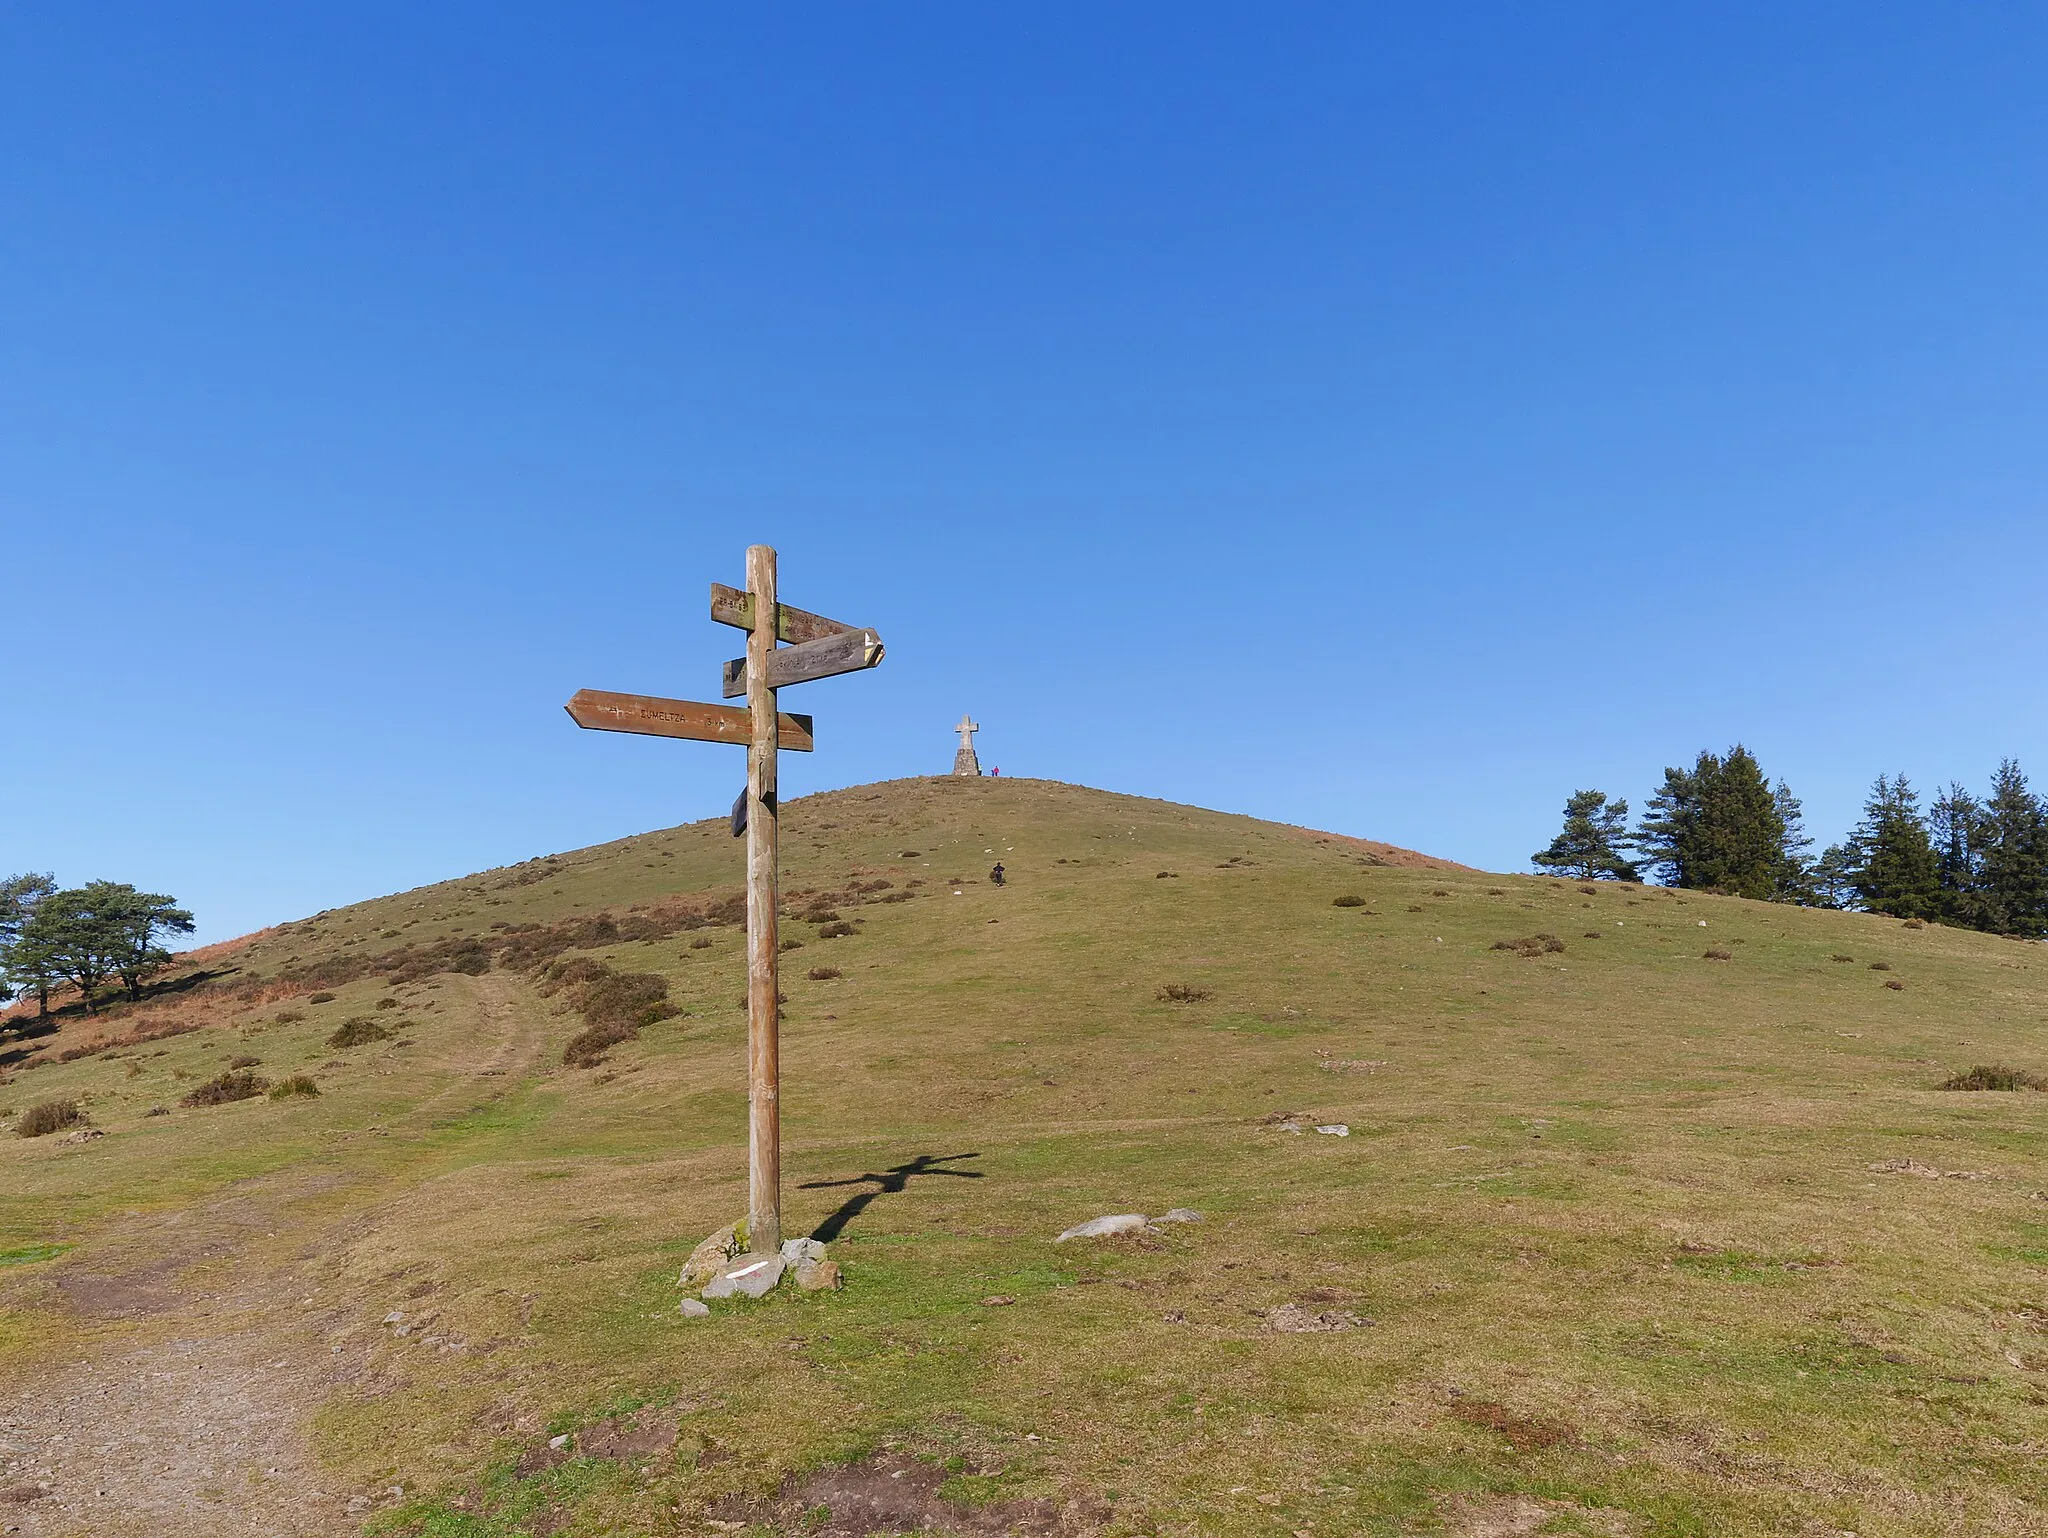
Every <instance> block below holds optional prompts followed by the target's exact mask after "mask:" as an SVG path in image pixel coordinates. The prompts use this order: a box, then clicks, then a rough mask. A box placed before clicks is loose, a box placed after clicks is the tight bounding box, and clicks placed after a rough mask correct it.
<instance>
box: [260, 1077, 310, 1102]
mask: <svg viewBox="0 0 2048 1538" xmlns="http://www.w3.org/2000/svg"><path fill="white" fill-rule="evenodd" d="M319 1093H320V1086H319V1085H317V1084H315V1083H314V1082H313V1081H312V1080H311V1079H309V1078H308V1077H306V1075H304V1074H303V1073H295V1074H293V1075H292V1076H291V1077H290V1078H288V1079H279V1080H278V1081H277V1082H276V1083H275V1084H273V1085H271V1086H270V1098H271V1099H272V1100H290V1099H293V1098H294V1097H296V1096H307V1097H312V1096H316V1095H318V1094H319Z"/></svg>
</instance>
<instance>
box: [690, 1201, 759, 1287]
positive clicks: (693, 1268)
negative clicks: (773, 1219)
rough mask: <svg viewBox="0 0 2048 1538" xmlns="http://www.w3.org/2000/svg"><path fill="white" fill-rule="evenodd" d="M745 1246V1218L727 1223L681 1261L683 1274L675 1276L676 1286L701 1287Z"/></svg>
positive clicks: (743, 1250)
mask: <svg viewBox="0 0 2048 1538" xmlns="http://www.w3.org/2000/svg"><path fill="white" fill-rule="evenodd" d="M746 1248H747V1220H746V1219H745V1218H742V1219H740V1221H739V1222H737V1223H728V1224H726V1225H725V1227H723V1228H721V1229H720V1230H719V1231H718V1232H717V1233H715V1234H713V1235H712V1236H711V1237H710V1238H709V1239H706V1240H705V1241H704V1242H703V1243H702V1244H700V1245H698V1246H697V1247H696V1248H695V1249H694V1250H692V1251H690V1258H689V1259H688V1260H686V1261H684V1262H683V1274H682V1275H681V1276H679V1277H677V1278H676V1285H677V1286H678V1287H702V1286H703V1285H704V1284H705V1283H706V1282H708V1281H710V1280H711V1278H712V1277H714V1276H716V1275H718V1273H719V1272H721V1271H723V1270H724V1269H725V1266H726V1263H727V1262H728V1261H730V1260H731V1259H732V1258H733V1256H735V1255H738V1254H742V1253H744V1252H745V1250H746Z"/></svg>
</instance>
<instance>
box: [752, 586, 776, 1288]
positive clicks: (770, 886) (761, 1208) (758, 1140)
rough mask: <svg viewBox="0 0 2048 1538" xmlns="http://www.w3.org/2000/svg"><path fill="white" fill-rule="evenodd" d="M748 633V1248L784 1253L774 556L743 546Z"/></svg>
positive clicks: (761, 1251) (762, 1251)
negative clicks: (750, 619) (750, 606)
mask: <svg viewBox="0 0 2048 1538" xmlns="http://www.w3.org/2000/svg"><path fill="white" fill-rule="evenodd" d="M747 591H748V592H749V593H750V594H751V595H752V596H753V600H754V627H753V629H752V630H751V631H750V632H749V633H748V635H747V711H748V714H749V715H751V716H752V718H753V721H752V726H753V740H752V742H751V743H750V745H749V746H748V748H747V1229H748V1237H747V1247H748V1248H749V1249H751V1250H753V1251H755V1252H756V1253H757V1254H762V1255H772V1254H774V1253H775V1252H776V1251H778V1250H780V1249H781V1248H782V1108H781V1106H780V1104H779V1102H778V1096H779V1094H780V1089H781V1082H782V1067H781V1053H780V1045H779V1041H778V1035H779V1029H780V1025H781V996H780V991H779V990H780V981H781V980H780V978H779V977H778V975H777V972H776V939H777V936H776V905H777V902H778V900H779V898H780V892H779V891H778V886H779V883H778V880H777V875H776V837H775V835H776V826H775V819H776V798H775V745H776V738H775V690H774V688H773V687H772V686H771V684H770V678H771V677H772V673H771V658H772V657H773V655H774V652H775V631H776V614H777V606H776V600H775V551H774V549H773V548H772V547H771V546H768V545H749V546H748V547H747Z"/></svg>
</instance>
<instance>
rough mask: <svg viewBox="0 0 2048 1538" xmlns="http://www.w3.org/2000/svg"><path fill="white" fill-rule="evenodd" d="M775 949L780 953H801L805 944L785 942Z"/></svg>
mask: <svg viewBox="0 0 2048 1538" xmlns="http://www.w3.org/2000/svg"><path fill="white" fill-rule="evenodd" d="M775 948H776V949H777V950H778V951H800V950H802V949H803V948H804V942H803V941H801V940H784V941H783V942H782V943H781V944H780V945H778V946H776V947H775Z"/></svg>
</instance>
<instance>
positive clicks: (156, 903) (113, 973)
mask: <svg viewBox="0 0 2048 1538" xmlns="http://www.w3.org/2000/svg"><path fill="white" fill-rule="evenodd" d="M190 933H192V915H191V914H190V913H189V912H187V911H186V910H185V909H183V908H180V907H179V906H178V904H177V900H176V899H175V898H171V897H166V896H165V895H164V894H163V893H161V892H138V891H137V890H136V889H135V888H134V887H132V886H130V885H129V884H128V883H127V882H125V881H89V882H87V883H86V884H85V885H84V886H82V887H60V886H58V885H57V883H56V881H55V880H54V879H53V878H51V877H50V876H48V875H44V874H39V873H36V872H33V871H32V872H29V873H28V874H26V875H20V876H8V877H6V878H4V879H0V1005H4V1004H5V1003H6V1002H7V1001H8V1000H9V999H12V998H14V997H15V996H16V995H18V994H20V995H31V996H33V997H34V998H35V1000H36V1010H37V1013H38V1014H48V1013H49V1009H50V991H51V990H52V989H53V988H56V987H58V986H60V985H63V984H69V985H71V986H72V987H75V988H76V989H77V990H78V996H79V998H80V999H82V1000H83V1001H84V1003H85V1008H86V1012H87V1013H88V1014H90V1013H91V1012H92V1011H93V1010H94V1008H95V1007H96V1006H97V1003H98V998H99V989H100V988H101V987H102V986H103V985H105V984H107V983H112V982H119V983H120V984H121V986H122V987H123V988H124V989H126V990H127V994H128V997H129V998H130V999H140V998H141V997H142V984H143V981H144V980H145V979H146V978H148V977H149V976H150V975H151V974H152V973H154V972H156V971H158V970H160V969H161V968H162V967H164V966H165V965H166V964H168V963H169V962H170V960H171V953H170V951H168V950H167V949H165V947H164V945H163V943H162V942H163V941H164V940H166V939H168V938H169V937H170V936H172V935H189V934H190Z"/></svg>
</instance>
